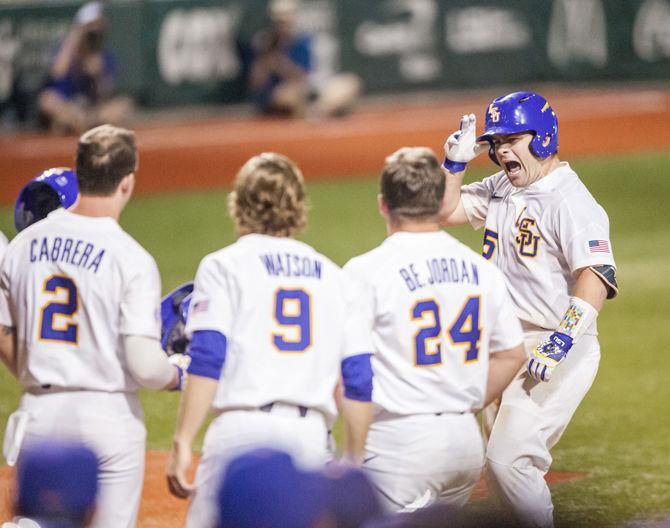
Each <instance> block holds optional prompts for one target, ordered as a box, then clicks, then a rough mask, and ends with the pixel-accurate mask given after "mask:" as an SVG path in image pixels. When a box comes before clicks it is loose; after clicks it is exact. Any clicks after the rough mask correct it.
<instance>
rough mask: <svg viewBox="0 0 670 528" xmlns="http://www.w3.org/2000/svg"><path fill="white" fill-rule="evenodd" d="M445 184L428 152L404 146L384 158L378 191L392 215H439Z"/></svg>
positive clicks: (442, 175) (431, 155)
mask: <svg viewBox="0 0 670 528" xmlns="http://www.w3.org/2000/svg"><path fill="white" fill-rule="evenodd" d="M445 184H446V180H445V176H444V172H443V171H442V169H441V168H440V163H439V162H438V161H437V158H436V157H435V154H433V151H432V150H431V149H429V148H426V147H403V148H401V149H399V150H396V151H395V152H394V153H393V154H391V155H390V156H388V157H387V158H386V160H385V163H384V169H383V171H382V176H381V181H380V188H381V194H382V197H383V198H384V202H386V205H387V206H388V208H389V212H390V213H391V215H392V216H395V217H409V218H420V217H430V216H434V215H437V214H438V213H439V211H440V206H441V204H442V199H443V197H444V191H445Z"/></svg>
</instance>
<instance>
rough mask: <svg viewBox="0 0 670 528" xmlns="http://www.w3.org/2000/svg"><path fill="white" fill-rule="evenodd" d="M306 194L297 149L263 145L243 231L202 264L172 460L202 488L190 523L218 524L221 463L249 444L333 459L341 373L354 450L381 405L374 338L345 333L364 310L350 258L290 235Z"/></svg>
mask: <svg viewBox="0 0 670 528" xmlns="http://www.w3.org/2000/svg"><path fill="white" fill-rule="evenodd" d="M305 200H306V198H305V188H304V182H303V177H302V174H301V172H300V170H299V169H298V167H296V165H295V164H294V163H293V162H292V161H291V160H289V159H288V158H286V157H285V156H282V155H280V154H274V153H264V154H260V155H258V156H254V157H253V158H251V159H250V160H249V161H247V162H246V163H245V164H244V166H243V167H242V168H241V169H240V171H239V172H238V174H237V177H236V180H235V184H234V190H233V192H232V193H231V195H230V199H229V209H230V214H231V216H232V218H233V221H234V223H235V229H236V232H237V234H238V235H239V239H238V240H237V242H235V243H234V244H232V245H230V246H228V247H225V248H223V249H221V250H219V251H217V252H215V253H212V254H210V255H207V256H206V257H205V258H204V259H203V260H202V262H201V263H200V266H199V268H198V271H197V274H196V277H195V288H194V290H193V294H192V298H191V302H190V308H189V313H188V321H187V323H186V334H187V336H189V337H190V338H191V343H190V348H189V353H190V355H191V357H192V359H191V365H190V367H189V369H188V372H189V382H188V384H187V387H186V389H185V392H184V393H183V394H182V401H181V406H180V409H179V414H178V418H177V428H176V432H175V436H174V443H173V449H172V452H171V455H170V461H169V464H168V471H167V479H168V486H169V488H170V491H171V492H172V493H173V494H174V495H176V496H178V497H182V498H186V497H188V496H190V495H193V500H192V502H191V505H190V508H189V511H188V518H187V525H188V526H190V527H193V528H200V527H204V526H215V525H216V500H215V498H216V492H217V487H218V485H219V483H220V482H221V470H222V468H223V466H224V465H225V462H226V461H227V460H230V459H231V458H232V457H234V456H236V455H237V454H238V453H239V452H240V450H244V449H249V448H252V447H254V446H257V445H271V446H272V447H275V448H279V449H283V450H285V451H287V452H289V453H290V454H291V455H292V456H293V457H294V458H295V459H296V461H297V463H298V464H301V465H303V466H313V465H319V464H321V463H323V462H324V461H325V460H326V457H327V455H328V451H327V449H328V445H327V444H328V442H327V439H328V429H329V427H330V425H331V424H332V421H333V419H334V416H335V414H336V407H335V398H334V394H333V393H334V390H335V387H336V385H337V382H338V379H339V377H340V374H341V377H342V380H343V385H344V398H343V399H342V405H341V412H342V414H343V417H344V422H345V432H346V441H345V453H346V456H347V458H349V459H351V460H352V461H353V462H359V461H360V460H361V459H362V457H363V450H364V444H365V435H366V433H367V428H368V425H369V420H370V418H371V414H372V404H371V403H370V399H371V393H372V370H371V367H370V354H369V352H370V349H369V347H367V346H366V347H362V348H360V349H359V350H356V349H353V348H349V347H348V346H347V344H346V343H345V334H346V332H345V327H346V328H347V329H349V328H351V329H352V331H353V328H355V326H356V324H357V320H358V319H357V317H358V315H357V314H359V313H360V312H359V310H358V309H357V308H356V306H357V301H356V300H355V298H354V296H353V295H349V292H350V287H349V285H348V281H347V280H346V277H345V275H344V273H343V272H342V270H341V269H340V268H339V267H338V266H336V265H335V264H334V263H332V262H331V261H330V260H329V259H328V258H326V257H325V256H323V255H321V254H320V253H317V252H316V251H315V250H314V249H313V248H311V247H310V246H308V245H306V244H304V243H302V242H299V241H297V240H295V239H294V238H293V237H294V236H295V235H296V234H297V233H299V232H300V231H301V230H302V229H303V228H304V226H305V222H306V221H305V208H306V204H305ZM345 317H346V321H345ZM210 408H212V409H213V410H214V412H215V413H216V415H217V416H216V418H214V420H213V421H212V423H211V425H210V426H209V428H208V430H207V434H206V436H205V442H204V446H203V455H202V459H201V461H200V464H199V466H198V469H197V473H196V479H195V486H193V485H192V484H191V483H190V482H189V481H188V479H187V478H186V471H187V469H188V467H189V466H190V463H191V457H192V446H193V439H194V437H195V435H196V433H197V432H198V430H199V429H200V427H201V425H202V423H203V420H204V419H205V416H206V414H207V413H208V411H209V409H210ZM193 491H195V493H194V494H193V493H192V492H193ZM240 507H253V505H240Z"/></svg>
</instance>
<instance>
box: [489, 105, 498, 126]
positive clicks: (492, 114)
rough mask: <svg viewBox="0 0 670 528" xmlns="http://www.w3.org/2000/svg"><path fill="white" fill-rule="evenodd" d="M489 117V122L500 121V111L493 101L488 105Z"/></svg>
mask: <svg viewBox="0 0 670 528" xmlns="http://www.w3.org/2000/svg"><path fill="white" fill-rule="evenodd" d="M489 119H491V123H497V122H498V121H500V111H499V110H498V107H497V106H495V105H494V104H493V103H491V104H490V105H489Z"/></svg>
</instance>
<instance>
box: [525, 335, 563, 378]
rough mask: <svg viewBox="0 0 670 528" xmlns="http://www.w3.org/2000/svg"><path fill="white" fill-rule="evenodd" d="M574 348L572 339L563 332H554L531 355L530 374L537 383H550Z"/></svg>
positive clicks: (529, 359) (529, 361) (529, 362)
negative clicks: (556, 370) (556, 369)
mask: <svg viewBox="0 0 670 528" xmlns="http://www.w3.org/2000/svg"><path fill="white" fill-rule="evenodd" d="M570 348H572V338H571V337H570V336H569V335H567V334H563V333H561V332H554V333H553V334H551V335H550V336H549V338H548V339H546V340H544V341H542V343H540V344H539V345H537V346H536V347H535V348H534V349H533V350H532V351H531V353H530V357H529V358H528V373H529V374H530V375H531V376H532V377H533V378H535V379H536V380H537V381H549V380H550V379H551V376H552V374H553V373H554V369H555V368H556V367H557V366H558V364H559V363H560V362H561V361H563V360H564V359H565V357H566V356H567V355H568V351H569V350H570Z"/></svg>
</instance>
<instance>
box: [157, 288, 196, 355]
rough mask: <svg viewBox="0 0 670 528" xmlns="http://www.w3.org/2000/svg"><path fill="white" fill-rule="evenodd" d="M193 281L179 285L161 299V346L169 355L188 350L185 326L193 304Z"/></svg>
mask: <svg viewBox="0 0 670 528" xmlns="http://www.w3.org/2000/svg"><path fill="white" fill-rule="evenodd" d="M192 293H193V283H192V282H186V283H184V284H182V285H181V286H177V287H176V288H175V289H174V290H172V291H171V292H170V293H168V294H167V295H166V296H165V297H163V299H162V300H161V323H162V324H161V347H163V350H165V352H167V354H168V355H172V354H175V353H178V354H183V353H184V352H186V346H187V345H188V340H187V339H186V336H185V335H184V326H185V325H186V318H187V316H188V307H189V305H190V304H191V294H192Z"/></svg>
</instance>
